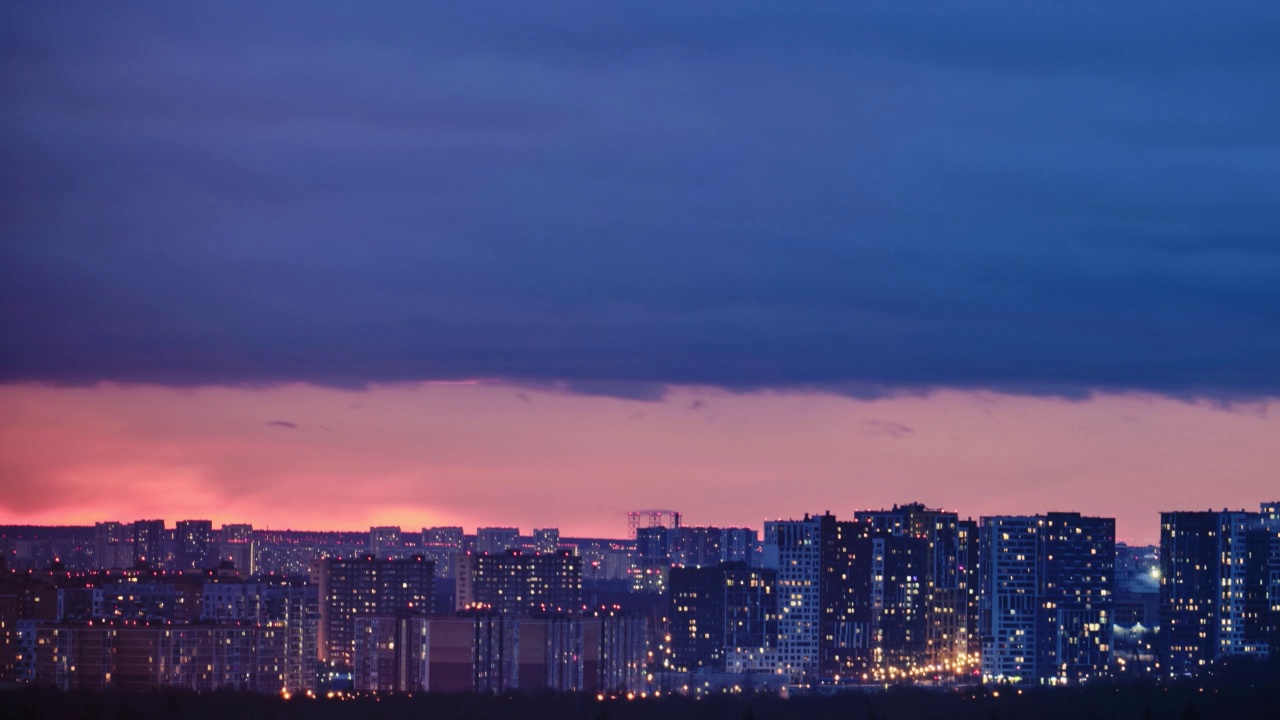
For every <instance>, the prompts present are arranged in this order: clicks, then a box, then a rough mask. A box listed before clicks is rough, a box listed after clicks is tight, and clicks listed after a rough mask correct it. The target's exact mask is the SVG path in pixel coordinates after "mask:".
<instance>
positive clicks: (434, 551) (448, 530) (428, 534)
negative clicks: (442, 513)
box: [422, 527, 464, 579]
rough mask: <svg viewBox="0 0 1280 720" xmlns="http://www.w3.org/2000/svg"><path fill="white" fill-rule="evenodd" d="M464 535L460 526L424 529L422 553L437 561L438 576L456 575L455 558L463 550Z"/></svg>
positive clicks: (448, 576) (448, 577)
mask: <svg viewBox="0 0 1280 720" xmlns="http://www.w3.org/2000/svg"><path fill="white" fill-rule="evenodd" d="M463 536H464V533H463V532H462V528H460V527H433V528H423V529H422V554H423V555H425V556H426V557H427V559H428V560H431V561H433V562H435V564H436V576H437V577H440V578H446V579H452V578H453V577H454V575H455V573H454V567H453V566H454V560H455V558H456V557H457V555H458V554H459V553H461V552H462V542H463Z"/></svg>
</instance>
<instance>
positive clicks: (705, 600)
mask: <svg viewBox="0 0 1280 720" xmlns="http://www.w3.org/2000/svg"><path fill="white" fill-rule="evenodd" d="M776 589H777V572H776V571H774V570H764V569H760V568H756V569H752V568H748V567H747V566H746V565H745V564H743V563H737V564H724V565H720V566H717V567H701V568H700V567H685V568H672V570H671V576H670V597H671V600H670V606H669V609H668V617H669V619H670V622H671V657H670V663H671V669H673V670H676V671H678V672H695V671H697V670H700V669H704V668H705V669H709V670H714V671H718V672H724V671H726V670H728V671H731V672H732V671H739V672H741V671H743V670H745V669H759V668H760V667H761V665H762V663H763V662H765V661H766V660H768V661H772V660H773V653H774V652H775V650H776V648H775V647H774V646H775V643H776V638H777V634H778V614H777V592H776ZM746 657H751V658H757V667H755V668H751V667H747V668H743V667H742V664H743V661H742V658H746ZM731 658H733V659H735V661H736V662H734V663H731V662H730V659H731ZM731 665H736V667H731ZM770 669H772V668H770Z"/></svg>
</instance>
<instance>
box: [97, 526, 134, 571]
mask: <svg viewBox="0 0 1280 720" xmlns="http://www.w3.org/2000/svg"><path fill="white" fill-rule="evenodd" d="M93 564H94V567H96V568H98V569H99V570H111V569H114V568H125V567H131V566H132V565H133V529H132V528H130V527H129V526H128V525H123V524H121V523H118V522H100V523H95V524H94V526H93Z"/></svg>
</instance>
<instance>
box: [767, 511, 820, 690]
mask: <svg viewBox="0 0 1280 720" xmlns="http://www.w3.org/2000/svg"><path fill="white" fill-rule="evenodd" d="M827 518H830V522H834V518H832V517H831V516H830V515H827V516H823V517H822V518H819V517H812V518H811V517H809V516H807V515H806V516H805V518H804V519H803V520H778V521H773V522H766V523H765V524H764V559H763V564H764V566H765V567H766V568H768V569H772V570H776V571H777V573H778V577H777V583H778V590H777V594H778V651H777V668H778V670H779V672H782V673H785V674H789V675H791V676H792V677H793V678H796V679H814V678H816V677H817V674H818V646H819V638H820V636H821V635H820V630H819V623H820V618H821V614H822V613H821V597H820V593H819V585H820V580H821V570H822V553H821V548H822V521H823V520H825V519H827Z"/></svg>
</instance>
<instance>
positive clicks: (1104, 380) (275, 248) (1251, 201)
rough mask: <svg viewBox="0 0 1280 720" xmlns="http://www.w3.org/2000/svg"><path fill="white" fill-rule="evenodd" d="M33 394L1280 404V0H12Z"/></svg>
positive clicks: (16, 191)
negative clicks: (303, 2)
mask: <svg viewBox="0 0 1280 720" xmlns="http://www.w3.org/2000/svg"><path fill="white" fill-rule="evenodd" d="M0 12H3V13H4V21H3V23H2V26H3V29H0V47H3V48H4V50H3V51H2V52H3V54H0V83H2V86H3V88H4V93H5V98H6V102H5V110H4V111H3V113H0V143H2V145H0V149H2V151H3V162H0V212H2V214H3V218H4V220H3V223H4V224H3V233H4V242H3V243H2V244H0V333H3V336H4V337H5V341H4V343H3V346H2V347H0V380H4V381H11V382H13V381H30V380H38V381H50V382H56V383H88V382H96V381H101V380H110V381H122V382H148V383H161V384H171V385H179V386H189V385H202V384H250V385H256V384H274V383H282V382H292V381H302V382H308V383H315V384H323V385H330V386H339V387H363V386H365V385H367V384H369V383H380V382H397V381H416V380H431V379H437V380H451V379H465V378H475V377H491V378H506V379H512V380H517V381H520V382H522V383H525V384H527V385H528V386H529V387H535V388H538V387H542V388H546V387H555V388H560V389H564V390H570V391H573V392H580V393H586V394H605V395H614V396H621V397H632V398H638V399H653V398H656V397H661V395H662V387H663V386H665V385H667V384H701V385H713V386H719V387H727V388H733V389H752V388H761V387H792V388H808V387H813V388H824V389H831V390H835V391H838V392H843V393H846V394H851V395H856V396H875V395H878V394H882V393H885V392H895V391H917V390H923V389H931V388H937V387H959V388H996V389H1001V390H1005V391H1012V392H1024V393H1052V394H1063V395H1081V394H1086V393H1088V392H1091V391H1093V390H1099V389H1100V390H1146V391H1153V392H1158V393H1165V394H1170V395H1207V396H1213V397H1219V398H1233V397H1258V396H1273V395H1277V394H1280V333H1277V332H1276V330H1275V328H1276V327H1280V239H1278V238H1277V234H1276V233H1277V230H1276V229H1277V228H1280V204H1277V203H1276V202H1275V198H1276V197H1277V195H1278V193H1280V122H1277V121H1276V118H1277V117H1280V95H1278V94H1277V93H1276V92H1275V89H1274V84H1275V83H1274V81H1275V78H1276V77H1277V72H1278V71H1280V43H1276V42H1275V38H1276V37H1280V6H1277V5H1276V4H1275V3H1271V2H1262V1H1244V2H1237V3H1230V4H1229V5H1228V6H1226V7H1215V6H1211V5H1208V4H1205V3H1203V2H1190V1H1187V0H1172V1H1165V2H1154V1H1150V2H1149V1H1147V0H1138V1H1131V2H1120V3H1116V2H1083V3H1071V4H1069V5H1062V6H1060V7H1057V6H1045V4H1043V3H1026V2H1018V1H1016V0H991V1H990V2H982V3H960V4H957V3H954V2H943V1H942V0H905V1H904V0H897V1H895V2H887V1H886V2H876V1H874V0H873V1H871V2H860V3H854V4H846V3H823V2H804V1H803V0H802V1H799V2H786V3H781V2H771V3H765V2H747V3H742V2H734V3H729V2H718V1H714V0H709V1H705V2H697V3H683V2H651V3H640V4H633V5H630V6H616V7H615V6H612V5H611V4H602V3H598V2H585V1H582V2H578V1H576V0H575V1H571V2H565V1H562V0H549V1H548V2H540V3H524V2H514V1H510V2H506V1H501V0H499V1H495V2H483V3H421V2H415V3H408V2H405V3H392V2H388V3H379V4H378V6H377V8H376V9H373V10H363V11H362V10H360V9H359V8H357V6H356V4H351V3H332V2H316V3H310V4H308V8H307V11H306V12H298V8H297V7H296V6H294V5H291V4H285V3H248V2H235V1H230V2H225V3H216V4H209V5H205V6H199V7H178V6H176V5H174V4H172V3H163V2H154V3H147V2H142V3H132V4H130V5H129V6H128V8H121V7H118V6H116V5H115V4H110V3H107V4H104V3H90V2H66V3H52V2H38V3H9V4H8V5H7V6H6V7H5V9H4V10H3V11H0Z"/></svg>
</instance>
